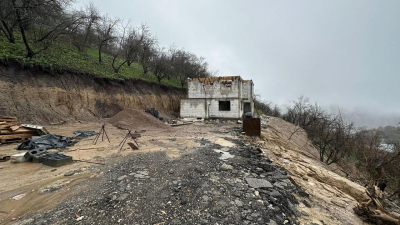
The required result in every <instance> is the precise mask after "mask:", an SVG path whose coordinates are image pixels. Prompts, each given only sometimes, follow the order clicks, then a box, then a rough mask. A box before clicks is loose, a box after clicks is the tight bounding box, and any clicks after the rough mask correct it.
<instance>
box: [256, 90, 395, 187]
mask: <svg viewBox="0 0 400 225" xmlns="http://www.w3.org/2000/svg"><path fill="white" fill-rule="evenodd" d="M258 104H259V103H258ZM264 110H265V109H264ZM267 110H270V107H269V108H268V107H267ZM282 118H283V119H285V120H286V121H288V122H290V123H293V124H294V125H296V127H295V128H294V130H293V132H292V134H291V136H293V135H294V134H295V133H296V132H299V131H300V130H301V129H299V128H302V129H304V130H305V131H306V132H307V136H308V138H309V139H310V140H311V141H312V143H313V144H314V146H315V147H316V148H317V149H318V150H319V159H320V160H321V161H322V162H324V163H326V164H328V165H329V164H332V163H342V162H345V163H344V164H354V165H355V166H356V167H357V168H358V169H359V171H361V172H362V173H363V175H365V176H366V177H363V178H364V179H365V180H364V182H365V183H369V182H372V183H380V182H383V183H387V184H388V186H390V188H391V189H392V190H394V191H395V192H396V193H400V170H399V169H398V168H399V167H398V165H399V164H400V129H398V128H396V127H386V128H378V129H372V130H366V129H356V128H355V126H354V125H353V124H352V123H349V122H346V121H345V119H344V117H343V116H342V114H341V113H338V114H335V115H332V114H328V113H326V112H325V111H323V110H322V109H321V108H320V107H319V106H318V105H317V104H311V103H310V101H309V99H308V98H305V97H300V98H299V99H298V100H297V101H295V102H293V104H292V105H291V106H290V107H288V108H287V112H286V113H284V114H283V115H282ZM290 138H291V137H288V139H289V140H290ZM382 144H391V145H392V146H393V150H390V151H389V150H388V149H385V148H382ZM342 165H343V164H342ZM357 176H360V174H357Z"/></svg>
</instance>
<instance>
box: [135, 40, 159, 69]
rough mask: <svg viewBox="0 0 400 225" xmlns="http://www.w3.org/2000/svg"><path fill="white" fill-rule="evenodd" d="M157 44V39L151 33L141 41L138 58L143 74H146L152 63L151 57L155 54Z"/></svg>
mask: <svg viewBox="0 0 400 225" xmlns="http://www.w3.org/2000/svg"><path fill="white" fill-rule="evenodd" d="M157 44H158V41H157V39H156V38H155V37H154V36H152V35H151V34H148V35H146V36H145V38H144V39H143V40H142V42H141V48H140V53H139V55H140V58H139V60H140V64H142V67H143V73H144V74H147V73H148V72H149V70H150V67H151V64H152V62H151V59H153V58H154V57H155V56H156V55H157V51H156V50H155V48H156V46H157Z"/></svg>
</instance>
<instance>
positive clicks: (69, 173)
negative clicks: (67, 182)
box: [64, 170, 75, 177]
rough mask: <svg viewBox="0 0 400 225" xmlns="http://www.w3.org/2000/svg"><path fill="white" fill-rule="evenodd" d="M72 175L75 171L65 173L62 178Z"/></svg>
mask: <svg viewBox="0 0 400 225" xmlns="http://www.w3.org/2000/svg"><path fill="white" fill-rule="evenodd" d="M74 174H75V170H72V171H69V172H66V173H65V174H64V176H66V177H69V176H72V175H74Z"/></svg>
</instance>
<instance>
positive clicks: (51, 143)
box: [16, 134, 76, 150]
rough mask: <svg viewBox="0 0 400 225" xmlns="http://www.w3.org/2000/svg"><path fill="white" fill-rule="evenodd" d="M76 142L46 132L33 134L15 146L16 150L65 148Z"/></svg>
mask: <svg viewBox="0 0 400 225" xmlns="http://www.w3.org/2000/svg"><path fill="white" fill-rule="evenodd" d="M75 143H76V140H74V139H72V138H69V137H65V136H60V135H55V134H46V135H42V136H35V137H32V138H29V139H28V140H26V141H24V142H22V143H21V144H20V145H18V146H17V147H16V150H31V149H37V148H44V149H65V148H66V147H68V146H72V145H74V144H75Z"/></svg>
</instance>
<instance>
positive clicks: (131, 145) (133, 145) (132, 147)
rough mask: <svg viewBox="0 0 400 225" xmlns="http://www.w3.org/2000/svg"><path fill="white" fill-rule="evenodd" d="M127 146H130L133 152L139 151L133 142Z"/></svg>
mask: <svg viewBox="0 0 400 225" xmlns="http://www.w3.org/2000/svg"><path fill="white" fill-rule="evenodd" d="M127 144H128V145H129V147H131V149H132V150H138V149H139V148H138V147H137V146H136V145H135V144H133V143H132V142H128V143H127Z"/></svg>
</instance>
